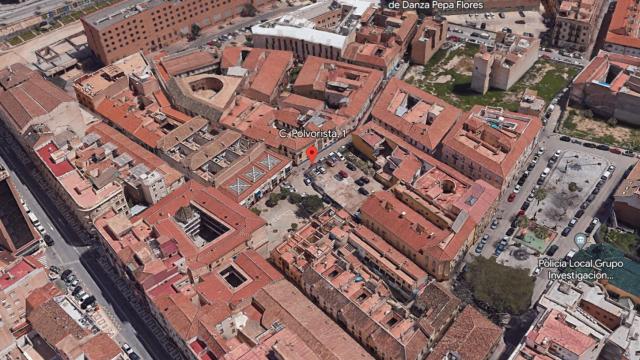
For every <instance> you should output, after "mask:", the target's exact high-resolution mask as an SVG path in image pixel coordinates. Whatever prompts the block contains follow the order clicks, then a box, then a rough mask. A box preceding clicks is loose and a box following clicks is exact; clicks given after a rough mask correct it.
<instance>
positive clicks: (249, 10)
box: [240, 4, 258, 17]
mask: <svg viewBox="0 0 640 360" xmlns="http://www.w3.org/2000/svg"><path fill="white" fill-rule="evenodd" d="M257 12H258V9H256V7H255V6H253V4H246V5H245V6H244V7H243V8H242V11H240V16H242V17H254V16H256V14H257Z"/></svg>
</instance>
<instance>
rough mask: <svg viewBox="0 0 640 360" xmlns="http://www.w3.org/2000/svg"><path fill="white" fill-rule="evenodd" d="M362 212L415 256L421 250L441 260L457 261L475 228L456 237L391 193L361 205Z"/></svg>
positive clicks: (374, 196) (470, 225) (377, 195)
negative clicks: (403, 244)
mask: <svg viewBox="0 0 640 360" xmlns="http://www.w3.org/2000/svg"><path fill="white" fill-rule="evenodd" d="M360 212H361V214H362V216H363V217H367V218H370V219H372V220H374V221H376V223H377V224H378V226H379V227H380V228H383V229H384V230H385V231H386V232H387V233H390V234H394V235H395V237H396V238H398V239H401V240H402V241H404V242H405V244H406V246H407V247H409V248H410V249H411V250H412V252H416V253H417V252H419V251H421V250H422V251H423V252H424V253H426V254H428V255H429V256H431V257H433V258H435V259H438V260H453V259H455V257H456V256H457V254H458V253H459V251H460V249H461V248H462V246H463V245H464V242H465V240H466V239H467V238H468V237H469V234H470V233H471V232H472V231H473V229H474V227H475V223H473V222H472V221H467V222H465V224H464V225H463V226H462V228H461V229H460V230H459V231H458V232H457V233H454V232H453V231H451V230H449V229H446V228H440V227H438V226H436V225H435V224H434V223H432V222H430V221H429V220H427V219H425V218H424V217H422V215H420V214H418V213H417V212H415V211H414V210H413V209H411V208H410V207H409V206H407V205H405V204H404V203H403V202H402V201H400V200H398V199H397V198H396V197H395V196H394V195H393V194H392V193H390V192H388V191H377V192H375V193H373V194H372V195H371V196H370V197H369V198H367V200H365V202H364V203H363V204H362V206H361V207H360Z"/></svg>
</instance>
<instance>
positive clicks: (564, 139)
mask: <svg viewBox="0 0 640 360" xmlns="http://www.w3.org/2000/svg"><path fill="white" fill-rule="evenodd" d="M560 141H566V142H569V141H571V137H569V136H566V135H563V136H560Z"/></svg>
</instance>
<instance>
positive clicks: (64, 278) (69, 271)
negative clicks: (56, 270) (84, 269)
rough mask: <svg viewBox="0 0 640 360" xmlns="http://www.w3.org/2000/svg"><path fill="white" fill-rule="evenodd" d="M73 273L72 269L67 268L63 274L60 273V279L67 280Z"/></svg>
mask: <svg viewBox="0 0 640 360" xmlns="http://www.w3.org/2000/svg"><path fill="white" fill-rule="evenodd" d="M71 273H72V271H71V269H67V270H65V271H63V272H62V274H60V279H62V280H66V279H67V278H68V277H69V275H71Z"/></svg>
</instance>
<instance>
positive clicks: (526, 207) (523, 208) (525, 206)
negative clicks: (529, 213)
mask: <svg viewBox="0 0 640 360" xmlns="http://www.w3.org/2000/svg"><path fill="white" fill-rule="evenodd" d="M529 205H531V203H530V202H528V201H525V202H524V203H523V204H522V206H521V207H520V209H521V210H527V209H528V208H529Z"/></svg>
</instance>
